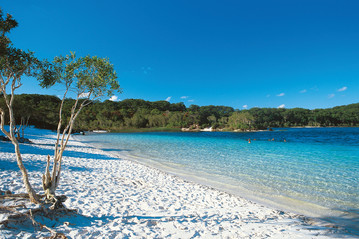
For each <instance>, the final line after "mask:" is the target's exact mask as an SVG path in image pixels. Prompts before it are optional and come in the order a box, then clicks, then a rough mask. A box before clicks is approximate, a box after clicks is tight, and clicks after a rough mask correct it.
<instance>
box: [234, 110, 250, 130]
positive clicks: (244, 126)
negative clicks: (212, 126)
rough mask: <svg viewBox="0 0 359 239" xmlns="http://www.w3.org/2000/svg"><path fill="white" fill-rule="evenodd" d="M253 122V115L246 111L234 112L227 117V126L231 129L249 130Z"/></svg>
mask: <svg viewBox="0 0 359 239" xmlns="http://www.w3.org/2000/svg"><path fill="white" fill-rule="evenodd" d="M253 122H254V117H253V115H251V114H250V113H249V112H248V111H242V112H234V113H233V114H232V115H231V116H230V117H229V118H228V126H229V128H230V129H232V130H237V129H240V130H250V129H252V123H253Z"/></svg>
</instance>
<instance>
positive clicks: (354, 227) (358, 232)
mask: <svg viewBox="0 0 359 239" xmlns="http://www.w3.org/2000/svg"><path fill="white" fill-rule="evenodd" d="M335 210H338V211H339V210H340V209H335ZM316 219H319V220H321V221H325V222H329V223H330V224H329V225H328V226H327V227H325V228H326V229H328V227H329V228H332V229H339V230H338V231H337V232H336V233H335V234H334V235H333V237H339V236H340V237H345V236H348V234H350V235H353V236H355V237H358V238H359V209H354V210H350V211H346V212H345V213H343V215H342V216H323V217H318V218H316ZM328 236H330V235H328Z"/></svg>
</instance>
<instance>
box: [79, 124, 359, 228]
mask: <svg viewBox="0 0 359 239" xmlns="http://www.w3.org/2000/svg"><path fill="white" fill-rule="evenodd" d="M248 138H250V139H251V143H250V144H249V143H248V141H247V139H248ZM77 139H80V140H83V141H86V142H87V143H89V144H92V145H94V146H95V147H97V148H101V149H105V150H107V151H112V152H113V153H117V152H118V151H122V152H121V154H122V155H123V154H125V155H126V157H129V158H130V159H133V160H136V161H139V162H142V163H144V164H148V165H151V166H154V167H157V168H160V169H162V170H165V171H167V172H170V173H173V174H176V175H180V176H182V177H184V178H187V179H190V180H193V181H196V182H200V183H204V184H207V185H209V186H213V187H217V188H220V189H222V190H225V191H228V192H231V193H235V194H238V195H241V196H244V197H247V198H249V199H252V200H254V201H258V202H262V203H265V204H267V205H271V206H275V207H277V208H281V209H287V210H291V211H294V212H297V213H302V214H305V215H309V216H318V217H323V218H328V217H345V218H351V219H349V220H352V219H353V220H354V221H355V220H357V219H358V215H359V214H358V212H359V186H358V185H359V128H296V129H275V131H265V132H253V133H232V132H197V133H192V132H175V133H173V132H171V133H169V132H153V133H110V134H89V135H85V136H77ZM285 141H286V142H285ZM353 220H352V221H353Z"/></svg>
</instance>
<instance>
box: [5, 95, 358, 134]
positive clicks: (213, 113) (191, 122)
mask: <svg viewBox="0 0 359 239" xmlns="http://www.w3.org/2000/svg"><path fill="white" fill-rule="evenodd" d="M73 101H74V100H73V99H66V100H65V104H64V109H65V110H64V111H63V112H67V114H70V112H71V107H72V105H73ZM60 103H61V100H60V99H59V98H58V97H56V96H50V95H37V94H22V95H16V97H15V102H14V107H15V109H14V112H15V113H16V115H15V118H16V122H17V123H20V122H21V119H23V122H24V119H25V120H28V123H29V124H30V125H35V126H36V127H38V128H47V129H56V127H57V122H58V110H59V107H60ZM0 107H3V108H6V107H4V101H3V99H1V100H0ZM69 116H70V115H66V113H65V115H64V119H67V118H69ZM299 126H359V103H356V104H350V105H345V106H338V107H334V108H329V109H314V110H309V109H303V108H293V109H277V108H251V109H248V110H236V109H233V108H232V107H228V106H213V105H209V106H198V105H191V106H189V107H186V106H185V105H184V104H183V103H169V102H167V101H154V102H150V101H145V100H141V99H126V100H123V101H120V102H113V101H109V100H107V101H104V102H100V101H95V102H93V103H91V104H90V105H88V106H87V107H86V108H84V109H83V111H82V112H81V113H80V115H79V118H78V120H77V122H76V124H75V130H77V131H79V130H94V129H103V130H109V131H121V130H138V129H142V130H179V129H180V128H190V129H194V130H195V129H200V128H206V127H212V128H213V129H218V130H222V129H223V130H257V129H267V128H270V127H299Z"/></svg>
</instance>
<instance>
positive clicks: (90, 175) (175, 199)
mask: <svg viewBox="0 0 359 239" xmlns="http://www.w3.org/2000/svg"><path fill="white" fill-rule="evenodd" d="M26 137H28V138H29V139H30V140H31V141H33V142H34V144H31V145H30V144H22V145H21V152H22V154H23V157H24V162H25V166H26V167H27V169H28V171H29V174H30V181H31V183H32V185H33V186H34V187H35V189H36V191H38V192H40V191H41V190H42V189H41V175H42V173H43V172H44V170H45V166H46V162H45V160H46V156H47V155H48V154H50V155H53V144H54V142H55V134H54V133H53V132H51V131H47V130H38V129H29V131H28V134H27V135H26ZM64 155H65V156H64V162H63V163H64V165H63V171H62V180H61V182H60V186H59V189H58V191H57V194H58V195H61V194H65V195H66V196H67V197H68V199H67V201H66V202H65V205H66V207H68V208H71V209H78V213H77V215H76V216H71V217H63V218H59V219H58V221H53V222H51V221H49V220H47V221H46V220H45V221H44V222H45V223H50V224H48V226H49V227H53V228H54V229H55V230H56V231H58V232H62V233H64V234H65V235H66V236H67V237H68V238H336V237H345V238H351V237H353V236H351V235H349V234H346V233H345V231H344V232H343V231H342V230H341V229H338V228H332V226H331V224H330V223H327V222H320V221H316V220H315V219H310V218H307V217H304V216H300V215H296V214H293V213H288V212H283V211H280V210H275V209H271V208H268V207H266V206H262V205H259V204H257V203H254V202H251V201H248V200H246V199H244V198H241V197H238V196H233V195H230V194H228V193H225V192H221V191H220V190H216V189H213V188H209V187H207V186H203V185H199V184H196V183H192V182H187V181H185V180H182V179H181V178H178V177H176V176H172V175H170V174H167V173H165V172H162V171H160V170H157V169H154V168H151V167H148V166H144V165H142V164H139V163H136V162H133V161H130V160H128V159H126V158H123V157H118V156H114V155H111V154H109V153H108V152H104V151H101V150H99V149H95V148H93V147H91V146H89V145H85V144H83V143H81V142H78V141H75V140H73V139H72V140H71V142H70V143H69V146H68V148H67V150H66V152H65V154H64ZM0 190H3V191H6V190H10V191H11V192H13V193H24V192H25V189H24V187H23V184H22V180H21V173H20V171H19V169H18V167H17V164H16V158H15V155H14V154H13V145H12V144H11V143H10V142H2V141H0ZM41 193H42V192H41ZM1 203H3V202H1V201H0V204H1ZM5 218H6V214H2V215H0V221H1V220H4V219H5ZM45 236H50V233H49V232H48V231H46V230H41V231H39V230H34V229H33V227H31V226H28V225H17V226H16V225H15V226H14V228H7V227H5V226H0V238H40V237H45Z"/></svg>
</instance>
